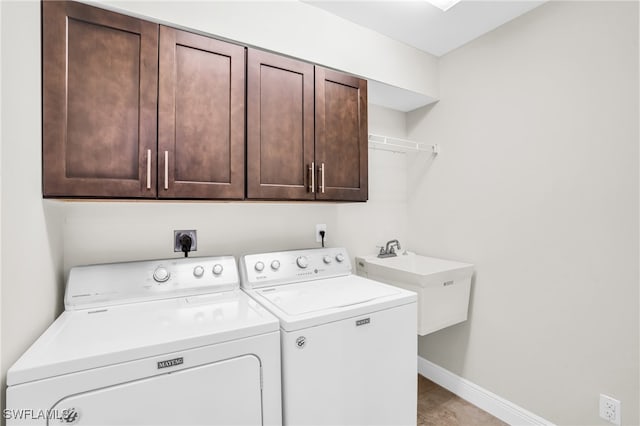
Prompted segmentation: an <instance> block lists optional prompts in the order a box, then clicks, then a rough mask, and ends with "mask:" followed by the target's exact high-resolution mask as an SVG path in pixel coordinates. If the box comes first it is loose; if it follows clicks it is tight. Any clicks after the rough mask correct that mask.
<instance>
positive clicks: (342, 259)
mask: <svg viewBox="0 0 640 426" xmlns="http://www.w3.org/2000/svg"><path fill="white" fill-rule="evenodd" d="M336 260H337V261H338V262H344V254H342V253H338V254H336Z"/></svg>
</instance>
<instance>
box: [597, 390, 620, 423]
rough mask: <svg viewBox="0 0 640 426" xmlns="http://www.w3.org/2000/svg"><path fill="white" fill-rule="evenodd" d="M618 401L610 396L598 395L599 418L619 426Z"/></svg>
mask: <svg viewBox="0 0 640 426" xmlns="http://www.w3.org/2000/svg"><path fill="white" fill-rule="evenodd" d="M620 410H621V407H620V401H618V400H617V399H614V398H611V397H610V396H607V395H603V394H600V417H602V418H603V419H605V420H608V421H609V422H611V423H613V424H614V425H619V424H620V417H621V413H620Z"/></svg>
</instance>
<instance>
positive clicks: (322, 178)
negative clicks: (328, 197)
mask: <svg viewBox="0 0 640 426" xmlns="http://www.w3.org/2000/svg"><path fill="white" fill-rule="evenodd" d="M320 188H321V189H322V193H323V194H324V163H322V165H321V166H320Z"/></svg>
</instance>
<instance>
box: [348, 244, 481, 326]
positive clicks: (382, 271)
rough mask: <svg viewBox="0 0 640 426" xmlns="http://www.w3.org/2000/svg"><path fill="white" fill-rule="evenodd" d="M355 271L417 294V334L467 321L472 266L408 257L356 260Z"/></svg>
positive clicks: (415, 256) (368, 257) (425, 257)
mask: <svg viewBox="0 0 640 426" xmlns="http://www.w3.org/2000/svg"><path fill="white" fill-rule="evenodd" d="M356 270H357V272H358V274H359V275H362V276H364V277H367V278H371V279H373V280H377V281H381V282H384V283H387V284H391V285H395V286H397V287H401V288H404V289H406V290H411V291H415V292H416V293H418V334H419V335H421V336H424V335H425V334H429V333H433V332H434V331H437V330H440V329H442V328H445V327H449V326H450V325H453V324H457V323H459V322H462V321H466V320H467V311H468V309H469V295H470V291H471V276H472V275H473V265H472V264H470V263H463V262H455V261H452V260H446V259H439V258H436V257H427V256H421V255H418V254H413V253H409V254H407V255H403V254H399V255H398V256H396V257H387V258H379V257H377V256H363V257H356Z"/></svg>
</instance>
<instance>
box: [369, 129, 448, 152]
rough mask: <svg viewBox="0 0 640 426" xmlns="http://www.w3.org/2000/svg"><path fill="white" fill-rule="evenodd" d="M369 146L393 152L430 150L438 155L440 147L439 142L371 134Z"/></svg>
mask: <svg viewBox="0 0 640 426" xmlns="http://www.w3.org/2000/svg"><path fill="white" fill-rule="evenodd" d="M369 147H370V148H373V149H382V150H385V151H392V152H401V153H408V152H430V153H432V154H433V155H438V153H439V152H440V147H439V146H438V145H437V144H428V143H425V142H415V141H410V140H406V139H400V138H393V137H389V136H382V135H374V134H369Z"/></svg>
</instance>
